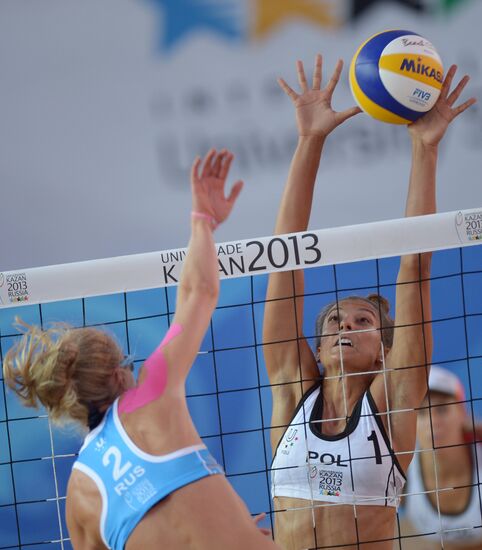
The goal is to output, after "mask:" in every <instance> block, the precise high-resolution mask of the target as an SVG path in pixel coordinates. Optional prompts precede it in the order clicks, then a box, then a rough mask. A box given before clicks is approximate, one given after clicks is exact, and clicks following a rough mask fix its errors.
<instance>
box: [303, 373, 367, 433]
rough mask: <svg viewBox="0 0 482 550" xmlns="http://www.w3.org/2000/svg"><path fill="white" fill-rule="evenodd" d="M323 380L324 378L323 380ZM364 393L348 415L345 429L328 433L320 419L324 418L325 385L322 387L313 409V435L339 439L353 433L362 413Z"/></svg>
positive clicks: (311, 420)
mask: <svg viewBox="0 0 482 550" xmlns="http://www.w3.org/2000/svg"><path fill="white" fill-rule="evenodd" d="M322 382H323V380H322ZM362 401H363V395H362V396H361V398H360V399H359V400H358V402H357V403H356V405H355V406H354V407H353V411H352V413H351V415H350V416H349V417H348V422H347V423H346V426H345V429H344V430H343V431H342V432H340V433H339V434H336V435H326V434H323V432H322V429H323V423H322V422H319V420H322V419H323V387H322V388H321V391H320V395H319V396H318V397H317V398H316V401H315V403H314V405H313V410H312V411H311V416H310V430H311V433H312V434H313V435H315V436H316V437H317V438H318V439H323V440H324V441H338V440H340V439H344V438H345V437H347V436H349V435H350V434H351V433H353V432H354V431H355V430H356V428H357V426H358V422H359V421H360V413H361V408H362Z"/></svg>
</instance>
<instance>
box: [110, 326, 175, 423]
mask: <svg viewBox="0 0 482 550" xmlns="http://www.w3.org/2000/svg"><path fill="white" fill-rule="evenodd" d="M181 332H182V326H181V325H179V324H174V325H171V327H170V328H169V330H168V331H167V334H166V336H165V337H164V340H163V341H162V342H161V343H160V345H159V347H158V348H157V349H156V350H155V351H154V352H153V353H151V355H150V356H149V357H148V359H147V360H146V362H145V363H144V368H145V369H146V375H145V377H144V380H143V381H142V383H141V384H140V385H139V386H137V388H132V389H130V390H128V391H127V392H126V393H125V394H124V395H123V397H122V399H121V402H120V404H119V412H121V413H129V412H132V411H135V410H136V409H139V408H140V407H143V406H144V405H147V404H148V403H151V402H152V401H154V400H156V399H157V398H158V397H160V396H161V395H162V393H163V392H164V389H165V388H166V384H167V361H166V358H165V357H164V354H163V352H162V348H163V347H164V346H166V345H167V344H169V342H170V341H171V340H172V339H173V338H175V337H176V336H178V335H179V334H181Z"/></svg>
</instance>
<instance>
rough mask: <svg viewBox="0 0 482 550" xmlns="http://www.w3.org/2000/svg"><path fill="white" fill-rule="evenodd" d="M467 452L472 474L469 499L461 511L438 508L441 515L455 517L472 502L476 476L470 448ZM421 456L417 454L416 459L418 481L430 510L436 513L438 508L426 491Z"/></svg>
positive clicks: (463, 511) (465, 510)
mask: <svg viewBox="0 0 482 550" xmlns="http://www.w3.org/2000/svg"><path fill="white" fill-rule="evenodd" d="M469 452H470V461H471V464H472V476H471V481H472V483H471V484H470V495H469V499H468V501H467V504H466V505H465V507H464V509H463V510H462V511H461V512H442V510H440V515H441V516H447V517H452V518H455V517H457V516H461V515H463V514H465V512H467V510H468V509H469V508H470V505H471V504H472V498H473V496H474V486H475V485H476V484H477V480H476V479H475V477H476V475H475V464H474V458H475V457H474V455H473V453H472V451H471V450H470V449H469ZM417 454H420V453H417ZM421 458H422V457H421V456H418V457H417V460H418V469H419V473H420V481H421V482H422V487H423V490H424V491H425V493H424V496H425V498H426V499H427V501H428V504H429V506H430V508H432V510H433V511H434V512H435V513H437V514H438V513H439V510H438V508H437V507H436V506H434V505H433V503H432V501H431V500H430V497H429V494H428V492H427V491H429V489H427V486H426V485H425V480H424V478H423V469H422V460H421Z"/></svg>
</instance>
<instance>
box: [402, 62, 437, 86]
mask: <svg viewBox="0 0 482 550" xmlns="http://www.w3.org/2000/svg"><path fill="white" fill-rule="evenodd" d="M420 61H421V58H419V59H418V63H415V61H414V60H413V59H406V58H405V59H404V60H403V61H402V65H401V66H400V70H401V71H407V72H410V73H417V74H421V75H424V76H426V77H428V78H434V79H435V80H436V81H437V82H442V73H441V72H440V71H437V69H434V68H433V67H430V65H425V64H424V63H420Z"/></svg>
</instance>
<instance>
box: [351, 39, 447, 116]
mask: <svg viewBox="0 0 482 550" xmlns="http://www.w3.org/2000/svg"><path fill="white" fill-rule="evenodd" d="M442 81H443V67H442V61H441V59H440V57H439V55H438V53H437V51H436V50H435V48H434V46H433V45H432V44H431V42H429V41H428V40H426V39H425V38H422V37H421V36H419V35H418V34H416V33H413V32H410V31H404V30H393V31H385V32H382V33H378V34H376V35H375V36H372V37H371V38H369V39H368V40H367V41H366V42H364V43H363V44H362V45H361V46H360V48H359V49H358V51H357V52H356V54H355V56H354V57H353V60H352V63H351V67H350V86H351V89H352V93H353V96H354V98H355V101H356V102H357V103H358V105H359V106H360V107H361V109H363V110H364V111H365V112H366V113H368V114H369V115H370V116H372V117H374V118H376V119H378V120H381V121H383V122H389V123H392V124H409V123H410V122H414V121H415V120H417V119H418V118H419V117H420V116H422V115H423V114H424V113H426V112H427V111H429V110H430V109H431V108H432V107H433V106H434V105H435V102H436V101H437V99H438V97H439V95H440V89H441V87H442Z"/></svg>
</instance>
